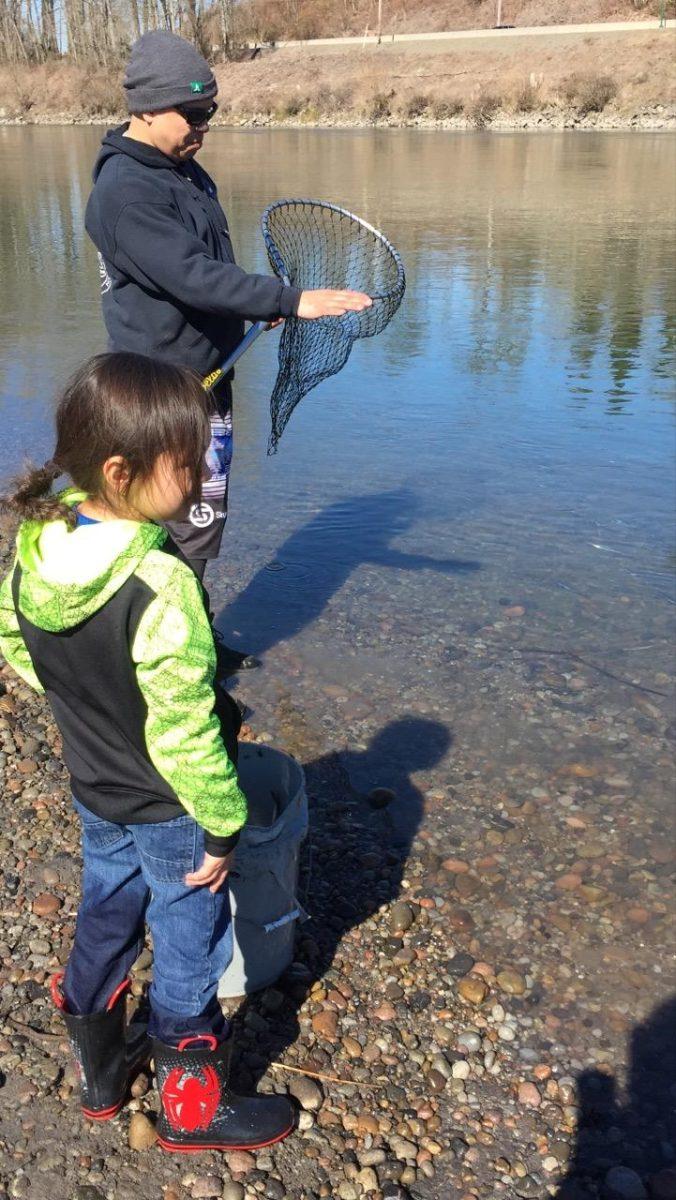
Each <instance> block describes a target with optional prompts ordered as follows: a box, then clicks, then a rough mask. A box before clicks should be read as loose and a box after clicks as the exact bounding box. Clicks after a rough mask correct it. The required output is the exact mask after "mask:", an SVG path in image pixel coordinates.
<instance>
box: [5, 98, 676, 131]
mask: <svg viewBox="0 0 676 1200" xmlns="http://www.w3.org/2000/svg"><path fill="white" fill-rule="evenodd" d="M126 119H127V116H126V114H125V113H123V112H122V111H120V112H115V113H110V114H109V115H108V116H96V117H91V116H81V115H77V114H74V113H69V112H53V113H36V114H34V115H32V114H30V113H28V114H26V115H25V116H14V115H11V116H10V115H3V110H2V109H0V125H23V126H30V125H39V126H50V125H60V126H63V125H66V126H68V125H85V126H90V125H100V126H104V127H107V128H110V127H111V126H114V125H119V124H121V123H122V121H125V120H126ZM213 128H214V129H219V128H220V129H445V130H454V131H472V130H477V129H492V130H495V131H496V132H508V131H510V130H521V131H524V132H527V133H532V132H538V131H539V132H549V131H553V130H577V131H579V132H584V131H590V132H597V133H598V132H601V131H606V132H607V131H613V132H616V131H622V130H643V131H646V132H653V133H654V132H659V131H665V132H666V131H670V130H671V131H673V130H674V129H676V107H675V106H673V105H670V104H654V105H649V106H647V107H646V108H643V109H639V110H636V111H634V112H617V111H612V112H600V113H587V114H585V115H584V116H581V115H580V113H579V111H578V110H577V109H576V108H575V107H573V106H570V107H561V106H559V105H557V106H551V107H546V108H543V109H540V110H538V111H537V112H513V111H509V110H508V109H501V108H496V109H495V110H491V111H490V112H486V113H483V114H482V112H481V111H480V110H478V111H476V112H474V113H473V114H470V115H468V114H466V113H460V114H458V115H456V116H452V117H443V118H439V119H435V118H433V117H428V116H419V117H414V118H411V119H408V120H406V119H403V118H400V117H396V116H388V117H386V118H382V119H377V118H376V119H367V118H366V117H360V116H354V115H350V114H348V113H337V114H335V115H333V116H332V115H328V114H326V115H323V116H318V115H316V114H315V115H313V116H312V117H311V118H310V119H298V118H297V117H296V118H294V117H281V116H278V115H275V114H271V113H265V112H259V113H251V114H250V115H247V116H240V117H237V118H234V117H233V118H232V120H230V121H228V120H220V121H218V120H216V121H214V122H213Z"/></svg>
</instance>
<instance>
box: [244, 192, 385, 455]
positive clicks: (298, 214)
mask: <svg viewBox="0 0 676 1200" xmlns="http://www.w3.org/2000/svg"><path fill="white" fill-rule="evenodd" d="M262 226H263V238H264V240H265V245H266V249H267V252H268V258H269V259H270V264H271V266H272V269H273V271H274V272H275V273H276V274H277V275H278V276H279V278H280V279H283V280H284V282H285V283H290V284H292V285H293V286H294V287H299V288H302V289H303V290H306V289H311V290H314V289H315V288H337V289H339V290H341V291H343V290H345V289H348V290H350V291H356V292H366V294H367V295H369V296H370V297H371V299H372V300H373V304H372V306H371V308H365V309H364V310H363V311H362V312H348V313H345V315H344V316H342V317H320V318H318V319H317V320H313V321H308V320H300V319H298V318H297V317H287V319H286V321H285V322H284V327H283V330H282V336H281V339H280V343H279V372H278V374H277V381H276V383H275V387H274V391H273V393H272V396H271V398H270V417H271V420H272V428H271V433H270V440H269V443H268V453H269V454H272V453H274V451H275V450H276V448H277V444H278V442H279V439H280V438H281V436H282V433H283V432H284V429H285V427H286V424H287V422H288V420H289V417H290V416H291V413H292V412H293V410H294V408H295V407H296V405H297V404H299V403H300V401H301V400H302V399H303V397H304V396H306V395H307V394H308V392H310V391H312V389H313V388H315V387H316V386H317V384H319V383H321V382H322V381H323V380H324V379H328V378H329V377H330V376H331V375H335V374H336V373H337V372H338V371H340V370H341V369H342V368H343V367H344V366H345V363H346V362H347V360H348V358H349V356H350V351H351V350H352V346H353V345H354V343H355V341H356V340H357V338H367V337H375V335H376V334H377V333H381V332H382V330H383V329H384V328H385V326H386V325H387V324H388V323H389V322H390V321H391V319H392V317H393V316H394V314H395V313H396V311H397V309H398V308H399V305H400V304H401V301H402V297H403V295H404V290H405V288H406V277H405V274H404V268H403V265H402V261H401V259H400V257H399V254H398V253H397V251H396V250H395V248H394V246H392V245H391V243H390V242H388V240H387V238H385V237H383V235H382V233H379V232H378V230H377V229H374V228H373V227H372V226H371V225H367V223H366V222H365V221H362V220H361V219H360V218H359V217H356V216H355V215H354V213H351V212H348V211H347V209H344V208H338V207H337V206H336V205H335V204H326V203H324V202H322V201H318V200H280V201H278V202H277V203H276V204H273V205H271V206H270V208H268V209H266V211H265V212H264V214H263V219H262Z"/></svg>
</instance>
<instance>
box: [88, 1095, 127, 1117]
mask: <svg viewBox="0 0 676 1200" xmlns="http://www.w3.org/2000/svg"><path fill="white" fill-rule="evenodd" d="M125 1100H126V1096H123V1097H122V1099H121V1100H120V1102H119V1104H113V1105H111V1107H110V1108H102V1109H99V1111H98V1112H92V1110H91V1109H89V1108H83V1109H82V1112H83V1113H84V1115H85V1117H86V1118H87V1120H88V1121H112V1119H113V1117H116V1116H117V1114H118V1113H119V1111H120V1109H121V1108H122V1105H123V1104H124V1102H125Z"/></svg>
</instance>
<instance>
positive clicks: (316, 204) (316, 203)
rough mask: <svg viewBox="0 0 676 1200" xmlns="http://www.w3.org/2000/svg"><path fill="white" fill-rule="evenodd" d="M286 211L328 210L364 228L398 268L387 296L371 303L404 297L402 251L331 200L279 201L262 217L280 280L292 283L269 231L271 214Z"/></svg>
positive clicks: (267, 245)
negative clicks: (296, 209)
mask: <svg viewBox="0 0 676 1200" xmlns="http://www.w3.org/2000/svg"><path fill="white" fill-rule="evenodd" d="M283 208H285V209H293V208H321V209H326V210H327V211H329V212H334V213H337V214H338V215H339V216H340V217H347V219H348V220H350V221H354V222H355V224H357V225H360V226H361V227H362V229H366V230H367V231H368V233H370V234H372V236H373V237H375V238H376V239H377V240H378V241H379V242H381V243H382V245H383V246H384V247H385V249H386V250H387V251H388V253H389V254H390V255H391V256H392V260H393V262H394V263H395V264H396V268H397V278H396V280H395V283H394V285H393V286H392V287H391V288H388V290H387V291H386V292H378V293H373V294H372V295H371V299H372V300H373V301H376V300H381V301H382V300H390V299H391V298H392V297H393V296H395V295H396V294H397V293H401V294H402V295H403V292H404V289H405V287H406V273H405V271H404V264H403V262H402V261H401V255H400V254H399V251H398V250H396V249H395V247H394V246H393V245H392V243H391V241H389V239H388V238H386V237H385V234H384V233H381V232H380V230H379V229H376V228H375V226H374V225H370V224H369V222H368V221H365V220H364V219H363V217H358V216H357V214H356V213H353V212H350V210H349V208H341V207H340V205H339V204H331V203H330V202H329V201H328V200H309V199H299V200H276V201H275V203H274V204H270V205H269V206H268V207H267V208H266V209H265V212H264V213H263V216H262V217H261V229H262V232H263V241H264V242H265V249H266V250H267V253H268V258H269V259H270V264H271V266H272V268H273V270H274V272H275V274H276V275H278V276H279V278H280V279H282V280H284V282H285V283H288V282H289V274H288V269H287V265H286V263H285V262H284V261H283V259H282V256H281V254H280V253H279V250H278V249H277V246H276V244H275V240H274V236H273V234H272V231H271V229H270V218H271V216H272V214H273V213H275V212H277V211H278V210H280V209H283Z"/></svg>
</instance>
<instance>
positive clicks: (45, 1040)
mask: <svg viewBox="0 0 676 1200" xmlns="http://www.w3.org/2000/svg"><path fill="white" fill-rule="evenodd" d="M7 1020H8V1021H9V1023H10V1025H13V1026H14V1028H15V1029H16V1030H17V1032H18V1033H21V1034H23V1036H24V1037H25V1038H27V1039H28V1041H29V1042H33V1044H34V1045H36V1046H40V1048H41V1049H42V1050H47V1051H48V1052H49V1051H51V1050H53V1049H54V1048H55V1043H56V1042H62V1041H63V1034H62V1033H47V1032H46V1030H44V1029H34V1028H33V1026H32V1025H26V1024H25V1023H24V1022H23V1021H19V1020H17V1018H16V1017H13V1016H11V1015H10V1016H8V1018H7Z"/></svg>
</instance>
